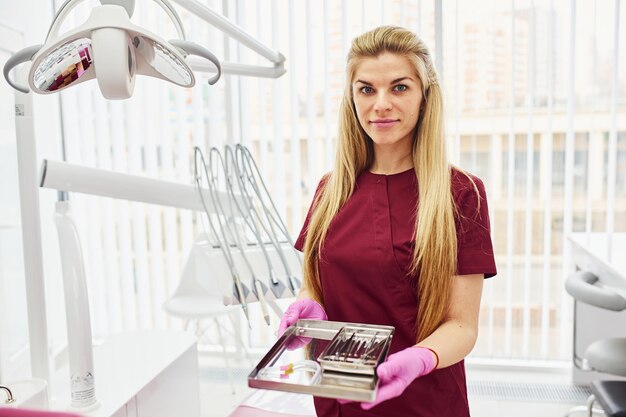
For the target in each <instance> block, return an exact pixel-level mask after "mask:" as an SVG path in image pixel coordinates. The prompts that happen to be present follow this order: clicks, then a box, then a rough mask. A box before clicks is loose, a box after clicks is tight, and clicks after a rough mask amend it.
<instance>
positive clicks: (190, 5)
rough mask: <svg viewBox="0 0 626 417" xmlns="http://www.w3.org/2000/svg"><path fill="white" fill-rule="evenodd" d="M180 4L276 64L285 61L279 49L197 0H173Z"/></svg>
mask: <svg viewBox="0 0 626 417" xmlns="http://www.w3.org/2000/svg"><path fill="white" fill-rule="evenodd" d="M172 1H173V2H175V3H177V4H179V5H180V6H182V7H183V8H185V9H187V10H188V11H190V12H191V13H193V14H195V15H196V16H198V17H199V18H200V19H202V20H204V21H206V22H208V23H210V24H211V25H213V26H215V27H216V28H217V29H219V30H221V31H222V32H224V33H226V34H227V35H228V36H230V37H232V38H233V39H236V40H238V41H239V42H241V43H242V44H244V45H246V46H247V47H248V48H250V49H252V50H253V51H255V52H257V53H259V54H260V55H262V56H263V57H265V58H267V59H268V60H270V61H271V62H272V63H274V64H282V63H283V62H285V57H284V56H283V55H282V54H281V53H280V52H277V51H274V50H272V49H270V48H268V47H267V46H265V45H263V44H262V43H261V42H259V41H258V39H257V38H255V37H254V36H252V35H250V34H249V33H248V32H246V31H244V30H243V29H241V28H240V27H239V26H237V25H236V24H234V23H233V22H231V21H230V20H228V19H227V18H225V17H224V16H221V15H219V14H218V13H215V12H214V11H213V10H211V9H210V8H208V7H207V6H205V5H204V4H201V3H200V2H198V1H197V0H172Z"/></svg>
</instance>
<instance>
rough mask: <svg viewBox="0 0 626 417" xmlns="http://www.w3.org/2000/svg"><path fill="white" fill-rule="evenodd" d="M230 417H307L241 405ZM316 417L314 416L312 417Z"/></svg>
mask: <svg viewBox="0 0 626 417" xmlns="http://www.w3.org/2000/svg"><path fill="white" fill-rule="evenodd" d="M228 417H306V416H303V415H302V414H285V413H278V412H275V411H267V410H261V409H259V408H255V407H248V406H246V405H240V406H239V407H237V409H235V411H233V412H232V413H231V414H230V415H229V416H228ZM310 417H314V416H310Z"/></svg>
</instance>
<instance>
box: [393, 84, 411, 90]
mask: <svg viewBox="0 0 626 417" xmlns="http://www.w3.org/2000/svg"><path fill="white" fill-rule="evenodd" d="M408 88H409V87H407V86H406V85H404V84H398V85H395V86H394V87H393V91H406V90H408Z"/></svg>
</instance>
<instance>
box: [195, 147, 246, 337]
mask: <svg viewBox="0 0 626 417" xmlns="http://www.w3.org/2000/svg"><path fill="white" fill-rule="evenodd" d="M203 172H204V175H205V177H206V179H207V183H208V184H207V185H208V187H209V192H210V193H211V198H210V199H209V200H210V201H211V203H212V204H213V208H214V209H215V211H216V212H217V210H216V208H217V206H216V199H215V198H214V195H213V194H214V193H213V190H211V181H210V180H209V178H210V177H209V174H208V172H207V168H206V163H205V160H204V155H203V154H202V151H201V150H200V148H198V147H195V148H194V180H195V184H196V188H197V190H198V191H199V193H198V194H199V196H200V201H201V202H202V207H203V209H204V212H205V215H206V217H207V220H208V222H209V225H210V227H211V232H212V233H213V237H215V238H216V239H217V241H218V246H219V248H220V250H221V251H222V254H223V255H224V259H225V260H226V263H227V265H228V268H229V269H230V272H231V276H232V278H233V284H234V287H235V297H236V299H237V300H238V301H239V303H240V304H241V308H242V310H243V313H244V314H245V316H246V320H247V321H248V326H249V327H250V328H252V323H250V316H249V314H248V302H247V301H246V297H247V294H248V292H247V289H244V288H245V287H244V285H243V284H242V283H241V279H240V278H239V274H238V273H237V268H236V267H235V262H234V260H233V255H232V253H231V252H230V246H229V243H228V239H227V238H226V236H225V233H224V230H223V228H222V224H221V222H219V220H218V224H219V227H220V229H221V232H222V236H224V240H223V241H222V240H221V239H220V234H218V232H217V228H216V227H215V226H214V225H213V221H212V220H211V212H210V211H209V209H208V207H207V204H206V201H205V196H204V195H203V193H202V173H203ZM202 224H203V227H204V223H202ZM205 234H206V232H205Z"/></svg>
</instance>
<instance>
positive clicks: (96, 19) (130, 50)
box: [4, 0, 221, 99]
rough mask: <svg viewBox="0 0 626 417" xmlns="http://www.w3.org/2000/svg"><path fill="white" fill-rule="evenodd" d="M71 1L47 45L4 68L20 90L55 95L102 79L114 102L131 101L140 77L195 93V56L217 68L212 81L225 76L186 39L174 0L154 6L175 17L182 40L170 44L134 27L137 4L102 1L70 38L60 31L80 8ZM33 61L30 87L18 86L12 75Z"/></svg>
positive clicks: (59, 15) (122, 0)
mask: <svg viewBox="0 0 626 417" xmlns="http://www.w3.org/2000/svg"><path fill="white" fill-rule="evenodd" d="M81 1H83V0H67V1H66V2H65V3H64V4H63V5H62V6H61V8H60V9H59V12H58V13H57V15H56V17H55V19H54V21H53V23H52V25H51V27H50V30H49V32H48V35H47V37H46V42H45V44H44V45H43V46H42V45H34V46H30V47H27V48H24V49H22V50H21V51H18V52H17V53H15V54H14V55H13V56H12V57H11V58H9V60H8V61H7V62H6V65H5V66H4V77H5V78H6V80H7V82H8V83H9V84H10V85H11V86H12V87H13V88H15V89H17V90H19V91H22V92H23V93H28V91H29V89H30V90H32V91H34V92H36V93H40V94H50V93H54V92H57V91H60V90H63V89H65V88H68V87H71V86H74V85H77V84H80V83H82V82H84V81H88V80H91V79H94V78H95V79H97V81H98V85H99V87H100V91H101V92H102V95H103V96H104V97H105V98H108V99H127V98H129V97H130V96H131V95H132V93H133V89H134V85H135V79H136V77H137V75H147V76H150V77H155V78H160V79H163V80H165V81H169V82H171V83H173V84H176V85H179V86H181V87H192V86H193V85H194V84H195V77H194V74H193V71H192V70H191V68H190V66H189V64H188V63H187V62H186V59H187V57H188V56H190V55H197V56H199V57H202V58H205V59H206V60H208V61H210V62H211V63H213V65H215V67H216V68H217V74H216V75H214V76H213V77H212V78H210V79H209V80H208V82H209V84H214V83H215V82H217V80H218V79H219V78H220V76H221V65H220V62H219V60H218V59H217V58H216V57H215V55H213V54H212V53H211V52H210V51H209V50H207V49H206V48H204V47H202V46H200V45H198V44H195V43H193V42H189V41H187V40H186V39H185V33H184V31H183V28H182V23H181V21H180V17H179V16H178V14H177V13H176V11H175V10H174V8H173V7H172V6H171V5H170V3H169V2H168V0H154V1H155V2H156V3H157V4H159V5H160V6H161V7H162V8H163V9H164V10H165V11H166V12H167V14H168V15H169V16H170V18H171V19H172V21H173V22H174V25H175V26H176V30H177V32H178V36H179V37H180V39H174V40H170V41H166V40H164V39H162V38H161V37H159V36H158V35H156V34H154V33H151V32H149V31H148V30H146V29H144V28H141V27H139V26H137V25H135V24H134V23H132V22H131V21H130V18H131V17H132V14H133V10H134V7H135V1H134V0H117V1H116V0H100V3H101V5H100V6H97V7H95V8H94V9H93V10H92V11H91V15H90V16H89V18H88V19H87V20H86V21H85V23H83V24H82V25H80V26H78V27H77V28H75V29H73V30H70V31H69V32H67V33H64V34H59V29H60V27H61V25H62V23H63V21H64V20H65V18H66V17H67V15H68V14H69V13H70V11H71V10H72V9H73V8H74V7H76V5H77V4H78V3H80V2H81ZM27 61H32V65H31V68H30V72H29V74H28V86H25V85H21V84H19V83H17V82H15V81H13V80H12V79H11V78H10V76H9V73H10V71H11V70H12V69H13V68H14V67H15V66H17V65H19V64H22V63H24V62H27Z"/></svg>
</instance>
